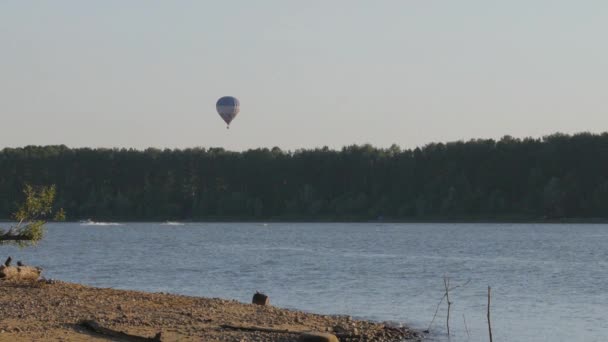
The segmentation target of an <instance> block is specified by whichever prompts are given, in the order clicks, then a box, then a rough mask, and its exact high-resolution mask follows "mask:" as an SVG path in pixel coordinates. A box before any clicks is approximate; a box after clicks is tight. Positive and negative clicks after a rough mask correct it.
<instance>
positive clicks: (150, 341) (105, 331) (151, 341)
mask: <svg viewBox="0 0 608 342" xmlns="http://www.w3.org/2000/svg"><path fill="white" fill-rule="evenodd" d="M78 325H80V326H82V327H83V328H86V329H87V330H89V331H92V332H94V333H96V334H99V335H104V336H109V337H112V338H116V339H119V340H122V341H129V342H161V333H160V332H159V333H157V334H156V335H155V336H154V337H143V336H137V335H131V334H127V333H125V332H122V331H118V330H113V329H110V328H105V327H102V326H101V325H99V323H97V322H95V321H91V320H88V321H80V323H78Z"/></svg>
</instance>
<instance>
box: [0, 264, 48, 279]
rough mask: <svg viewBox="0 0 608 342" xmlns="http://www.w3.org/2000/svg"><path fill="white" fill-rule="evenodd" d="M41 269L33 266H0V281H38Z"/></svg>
mask: <svg viewBox="0 0 608 342" xmlns="http://www.w3.org/2000/svg"><path fill="white" fill-rule="evenodd" d="M40 273H42V268H40V267H34V266H16V267H15V266H5V265H0V279H1V280H17V281H23V280H38V278H40Z"/></svg>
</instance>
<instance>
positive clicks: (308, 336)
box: [220, 324, 359, 342]
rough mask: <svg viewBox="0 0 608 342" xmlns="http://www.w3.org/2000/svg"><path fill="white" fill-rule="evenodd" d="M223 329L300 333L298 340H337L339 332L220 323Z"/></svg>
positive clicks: (330, 341)
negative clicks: (330, 332)
mask: <svg viewBox="0 0 608 342" xmlns="http://www.w3.org/2000/svg"><path fill="white" fill-rule="evenodd" d="M220 328H222V329H231V330H242V331H259V332H267V333H279V334H296V335H299V339H298V342H337V341H338V337H339V336H340V335H339V334H335V335H334V334H328V333H322V332H312V331H297V330H289V329H275V328H265V327H256V326H246V325H231V324H222V325H220ZM342 337H354V338H358V337H359V336H351V335H348V334H346V335H344V336H342Z"/></svg>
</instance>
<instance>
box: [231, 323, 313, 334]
mask: <svg viewBox="0 0 608 342" xmlns="http://www.w3.org/2000/svg"><path fill="white" fill-rule="evenodd" d="M220 328H222V329H231V330H243V331H261V332H268V333H279V334H300V333H301V332H300V331H295V330H289V329H275V328H264V327H256V326H253V325H250V326H247V325H231V324H222V325H220Z"/></svg>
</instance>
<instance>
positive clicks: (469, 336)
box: [462, 313, 471, 339]
mask: <svg viewBox="0 0 608 342" xmlns="http://www.w3.org/2000/svg"><path fill="white" fill-rule="evenodd" d="M462 320H463V321H464V331H466V332H467V338H469V339H470V338H471V334H469V327H467V318H466V317H465V316H464V313H463V314H462Z"/></svg>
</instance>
